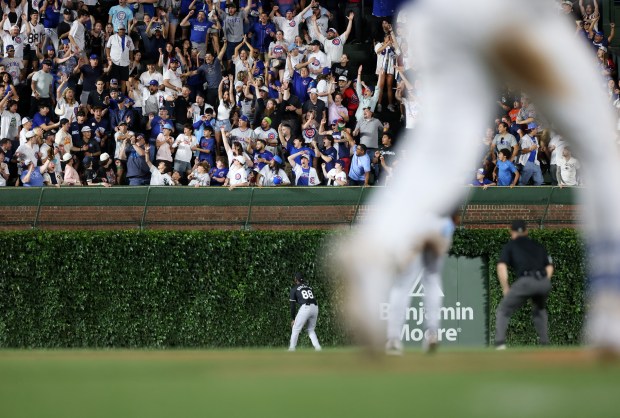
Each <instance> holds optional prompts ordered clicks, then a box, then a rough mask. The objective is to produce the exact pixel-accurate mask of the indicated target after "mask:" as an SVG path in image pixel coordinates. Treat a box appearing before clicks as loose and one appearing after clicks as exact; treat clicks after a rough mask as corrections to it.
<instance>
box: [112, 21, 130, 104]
mask: <svg viewBox="0 0 620 418" xmlns="http://www.w3.org/2000/svg"><path fill="white" fill-rule="evenodd" d="M126 32H127V30H126V28H125V26H124V25H122V24H121V25H119V26H118V32H117V33H115V34H114V35H112V36H110V39H108V42H107V43H106V46H105V53H106V56H107V57H108V64H111V65H112V70H111V71H110V77H111V78H115V79H117V80H120V81H121V88H122V90H123V93H124V92H126V91H127V80H129V63H130V62H131V61H132V60H133V50H134V49H135V46H134V43H133V41H132V40H131V38H130V37H129V35H127V33H126Z"/></svg>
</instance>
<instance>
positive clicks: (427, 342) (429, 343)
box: [422, 334, 439, 354]
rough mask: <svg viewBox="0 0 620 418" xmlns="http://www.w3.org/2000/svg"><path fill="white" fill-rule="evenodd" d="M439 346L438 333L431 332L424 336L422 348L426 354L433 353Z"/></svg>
mask: <svg viewBox="0 0 620 418" xmlns="http://www.w3.org/2000/svg"><path fill="white" fill-rule="evenodd" d="M438 348H439V341H438V340H437V334H431V335H429V336H428V337H426V338H424V341H423V342H422V349H423V350H424V352H425V353H426V354H433V353H435V352H436V351H437V349H438Z"/></svg>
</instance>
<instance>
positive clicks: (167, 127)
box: [164, 123, 172, 130]
mask: <svg viewBox="0 0 620 418" xmlns="http://www.w3.org/2000/svg"><path fill="white" fill-rule="evenodd" d="M164 129H170V130H172V125H171V124H169V123H166V124H165V125H164Z"/></svg>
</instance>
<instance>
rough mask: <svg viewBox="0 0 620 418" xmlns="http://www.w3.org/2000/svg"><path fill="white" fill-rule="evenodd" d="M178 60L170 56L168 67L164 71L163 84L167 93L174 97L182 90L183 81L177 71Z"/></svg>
mask: <svg viewBox="0 0 620 418" xmlns="http://www.w3.org/2000/svg"><path fill="white" fill-rule="evenodd" d="M177 68H179V60H177V59H176V58H172V59H171V60H170V65H169V67H168V69H167V70H166V71H165V72H164V86H165V87H166V89H165V92H166V94H167V95H170V96H174V97H176V96H177V95H178V94H179V93H181V92H182V91H183V88H182V87H183V81H182V80H181V77H179V74H178V72H177Z"/></svg>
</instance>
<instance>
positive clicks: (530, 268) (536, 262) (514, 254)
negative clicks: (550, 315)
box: [495, 220, 553, 350]
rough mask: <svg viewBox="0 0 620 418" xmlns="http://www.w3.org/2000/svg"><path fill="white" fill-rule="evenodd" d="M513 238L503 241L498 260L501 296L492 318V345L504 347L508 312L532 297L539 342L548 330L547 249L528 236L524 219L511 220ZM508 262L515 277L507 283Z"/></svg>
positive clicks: (546, 337) (549, 268)
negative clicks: (493, 334) (493, 339)
mask: <svg viewBox="0 0 620 418" xmlns="http://www.w3.org/2000/svg"><path fill="white" fill-rule="evenodd" d="M510 235H511V237H512V240H511V241H510V242H509V243H508V244H506V245H504V248H502V252H501V255H500V258H499V261H498V263H497V277H498V278H499V282H500V284H501V286H502V292H503V293H504V299H502V301H501V302H500V304H499V306H498V307H497V313H496V316H495V318H496V322H495V347H496V348H497V349H498V350H503V349H505V348H506V330H507V329H508V321H509V320H510V316H511V315H512V314H513V313H514V312H515V311H516V310H517V309H519V308H520V307H521V306H523V304H524V303H525V302H526V301H527V300H528V299H532V304H533V307H532V319H533V320H534V328H536V333H537V334H538V339H539V342H540V344H543V345H546V344H549V335H548V334H547V309H546V303H547V297H548V296H549V292H550V291H551V276H552V275H553V264H552V261H551V257H549V255H548V254H547V250H545V248H544V247H543V246H542V245H540V244H538V243H537V242H535V241H532V240H531V239H530V238H529V237H528V231H527V225H526V224H525V221H522V220H518V221H514V222H513V223H512V227H511V231H510ZM508 266H511V267H512V268H513V269H514V271H515V274H516V276H517V277H518V279H517V280H516V281H515V282H514V283H513V284H512V287H510V286H509V285H508Z"/></svg>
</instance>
